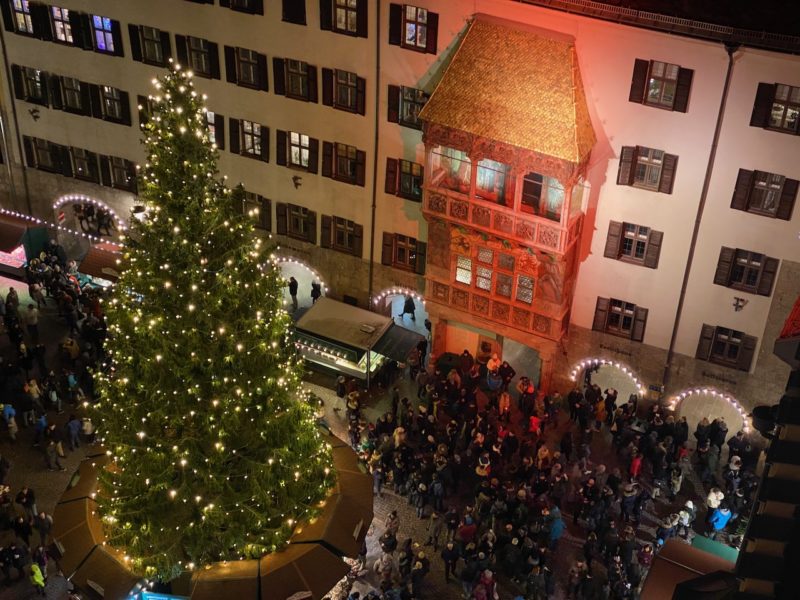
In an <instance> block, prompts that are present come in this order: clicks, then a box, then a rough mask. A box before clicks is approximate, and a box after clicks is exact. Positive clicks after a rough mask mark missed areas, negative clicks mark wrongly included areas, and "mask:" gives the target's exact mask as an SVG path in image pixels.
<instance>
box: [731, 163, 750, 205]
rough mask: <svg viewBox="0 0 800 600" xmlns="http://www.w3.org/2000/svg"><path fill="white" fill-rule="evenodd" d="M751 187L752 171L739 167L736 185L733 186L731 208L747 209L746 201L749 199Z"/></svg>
mask: <svg viewBox="0 0 800 600" xmlns="http://www.w3.org/2000/svg"><path fill="white" fill-rule="evenodd" d="M752 189H753V171H748V170H747V169H739V174H738V175H737V176H736V185H735V186H734V188H733V198H732V199H731V208H735V209H736V210H747V202H748V200H749V199H750V191H751V190H752Z"/></svg>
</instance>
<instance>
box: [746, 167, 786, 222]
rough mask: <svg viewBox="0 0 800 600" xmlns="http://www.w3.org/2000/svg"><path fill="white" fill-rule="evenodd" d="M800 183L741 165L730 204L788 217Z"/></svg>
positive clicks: (775, 215) (784, 218) (765, 213)
mask: <svg viewBox="0 0 800 600" xmlns="http://www.w3.org/2000/svg"><path fill="white" fill-rule="evenodd" d="M799 186H800V183H798V181H797V180H795V179H789V178H787V177H784V176H783V175H778V174H775V173H766V172H764V171H748V170H746V169H739V174H738V175H737V177H736V184H735V186H734V190H733V199H732V200H731V208H733V209H736V210H745V211H747V212H751V213H755V214H758V215H762V216H765V217H773V218H776V219H782V220H784V221H789V220H791V218H792V211H793V209H794V203H795V199H796V198H797V190H798V187H799Z"/></svg>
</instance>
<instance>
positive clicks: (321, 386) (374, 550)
mask: <svg viewBox="0 0 800 600" xmlns="http://www.w3.org/2000/svg"><path fill="white" fill-rule="evenodd" d="M310 380H311V381H313V382H314V383H309V384H308V387H309V389H310V390H311V391H312V392H313V393H314V394H316V395H317V396H319V397H320V398H321V399H322V400H323V402H324V404H325V418H326V420H327V422H328V424H329V425H330V427H331V430H332V431H333V432H334V433H335V434H336V435H338V436H339V437H341V438H343V439H345V440H346V439H347V429H346V418H345V411H344V403H343V401H342V400H341V399H339V398H337V396H336V394H335V393H334V391H333V390H332V389H331V387H332V385H333V379H332V378H330V379H328V378H327V377H326V376H323V375H320V374H311V376H310ZM397 385H398V387H399V388H400V392H401V397H402V396H407V397H409V398H411V399H416V384H412V383H411V382H409V381H408V380H399V381H398V382H397ZM482 401H483V402H485V401H486V399H485V397H483V400H482ZM390 404H391V402H390V396H389V394H388V393H386V391H385V390H372V392H371V393H370V394H369V395H368V396H367V399H366V401H365V402H364V403H363V404H362V407H363V408H362V414H363V415H364V418H365V419H366V420H368V421H369V422H374V421H375V420H376V419H377V418H378V417H379V416H380V415H382V414H383V413H385V412H387V411H388V410H389V409H390ZM640 408H641V409H642V410H646V408H647V407H640ZM512 421H513V419H512ZM571 427H572V424H571V423H570V422H569V421H568V420H567V418H566V416H565V415H560V420H559V425H558V427H557V428H550V429H549V430H548V432H547V433H546V440H547V441H548V443H549V444H550V446H551V447H554V446H555V447H557V445H558V441H559V439H560V437H561V436H562V435H563V433H564V432H566V431H567V430H569V429H570V428H571ZM591 460H592V462H593V463H594V464H605V465H606V466H607V467H608V469H609V470H611V469H613V468H614V467H615V466H618V460H617V456H616V455H615V453H614V452H613V449H612V446H611V435H610V433H608V432H607V430H604V431H603V432H602V433H598V434H595V435H594V437H593V440H592V445H591ZM623 472H624V471H623ZM568 473H569V470H568ZM576 475H577V474H576ZM571 478H572V480H573V481H575V479H576V476H572V475H571ZM701 494H702V495H703V496H704V495H705V492H704V491H703V487H702V484H701V483H700V481H699V479H698V477H697V475H696V474H695V472H694V470H692V469H687V476H686V477H685V478H684V485H683V490H682V493H681V494H680V495H679V496H678V498H677V499H676V501H675V502H673V503H671V502H669V501H668V500H667V498H666V497H664V496H661V497H658V498H657V499H656V500H655V501H654V502H653V504H652V505H651V506H650V508H649V510H645V512H644V513H643V516H642V521H641V522H640V524H639V527H638V529H637V537H638V538H639V539H640V540H649V541H652V540H654V539H655V530H656V527H657V524H658V520H659V516H660V517H663V516H665V515H667V514H669V513H671V512H675V511H676V508H677V507H680V506H682V505H683V503H684V502H685V500H686V499H687V498H695V497H698V496H700V495H701ZM448 500H449V501H450V502H449V503H452V504H457V505H459V506H464V505H465V504H467V503H468V501H470V500H471V498H470V495H469V493H465V494H464V495H463V496H462V497H460V498H455V499H452V498H448ZM446 504H448V502H446ZM392 510H397V511H398V515H399V516H400V530H399V533H398V536H397V537H398V540H399V541H400V543H401V544H402V542H403V540H405V538H407V537H411V539H412V540H413V541H414V542H415V543H420V544H423V543H424V542H425V541H426V540H427V538H428V534H427V530H426V527H427V520H420V519H418V518H417V516H416V512H415V509H414V508H413V507H411V506H410V505H409V504H408V502H407V500H406V498H404V497H402V496H399V495H396V494H394V493H393V492H392V491H391V490H387V489H386V488H384V494H383V497H382V498H375V501H374V511H375V519H374V521H373V524H372V527H371V528H370V530H369V534H368V536H367V549H368V555H367V559H368V560H367V565H368V566H369V567H371V566H372V565H373V564H374V562H375V560H376V559H377V557H378V556H379V554H380V548H379V545H378V541H377V540H378V538H379V537H380V535H381V534H382V533H383V531H384V529H385V527H384V523H385V522H386V519H387V517H388V515H389V513H390V512H391V511H392ZM562 514H563V515H564V521H565V523H566V524H567V530H566V532H565V534H564V537H562V538H561V541H560V542H559V549H558V553H557V554H556V556H555V563H554V564H553V565H552V569H553V572H554V573H555V575H556V581H557V584H558V585H557V591H556V594H555V595H554V596H553V598H554V599H555V600H562V599H565V598H566V597H567V596H566V594H565V593H564V587H565V583H566V575H567V572H568V571H569V568H570V566H571V565H572V564H573V562H574V561H575V559H576V558H577V557H578V556H579V555H582V548H583V543H584V541H585V534H586V532H585V531H584V529H583V528H582V527H581V526H580V525H573V523H572V507H571V504H570V503H567V504H566V506H565V507H564V510H563V513H562ZM613 516H614V515H610V517H613ZM616 516H618V515H616ZM424 551H425V553H426V555H428V556H429V557H430V558H431V572H430V573H429V574H428V576H427V577H426V579H425V583H424V587H425V597H426V598H435V599H437V600H439V599H441V600H450V599H454V600H455V599H457V598H462V591H461V586H460V583H459V582H458V581H457V580H454V581H451V583H450V584H446V583H445V581H444V567H443V563H442V560H441V558H440V557H439V553H438V552H433V551H432V548H430V547H426V548H424ZM595 564H596V565H598V567H599V568H598V569H596V570H599V571H600V575H601V576H604V572H603V571H604V568H603V567H602V561H599V560H598V561H595ZM376 585H377V578H376V577H375V575H374V572H373V571H372V570H371V569H370V570H369V572H368V573H366V574H364V575H363V576H362V577H360V578H359V579H357V580H356V582H355V584H354V586H353V589H354V590H358V591H360V592H362V596H363V594H364V593H365V592H367V591H369V590H370V589H372V588H373V587H374V586H376ZM520 593H522V590H520V589H519V588H518V586H516V585H515V584H514V583H512V582H511V581H509V580H507V579H505V578H503V577H500V586H499V594H500V598H501V600H511V599H512V598H515V597H516V595H518V594H520ZM334 600H336V597H335V596H334Z"/></svg>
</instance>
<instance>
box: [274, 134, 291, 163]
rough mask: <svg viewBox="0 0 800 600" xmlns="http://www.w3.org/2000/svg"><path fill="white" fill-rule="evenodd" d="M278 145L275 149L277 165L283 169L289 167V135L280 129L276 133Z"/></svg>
mask: <svg viewBox="0 0 800 600" xmlns="http://www.w3.org/2000/svg"><path fill="white" fill-rule="evenodd" d="M275 135H276V139H277V143H276V147H275V164H278V165H280V166H282V167H285V166H286V165H287V152H288V146H289V134H288V133H287V132H286V131H281V130H280V129H278V130H276V131H275Z"/></svg>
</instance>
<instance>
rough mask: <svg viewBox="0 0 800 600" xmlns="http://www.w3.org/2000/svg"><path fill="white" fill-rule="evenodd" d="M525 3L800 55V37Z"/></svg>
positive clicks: (572, 0)
mask: <svg viewBox="0 0 800 600" xmlns="http://www.w3.org/2000/svg"><path fill="white" fill-rule="evenodd" d="M513 1H514V2H519V3H522V4H531V5H535V6H543V7H546V8H554V9H557V10H563V11H566V12H570V13H575V14H579V15H584V16H588V17H595V18H598V19H604V20H606V21H614V22H615V23H624V24H626V25H634V26H637V27H646V28H648V29H655V30H658V31H666V32H669V33H678V34H682V35H687V36H691V37H698V38H702V39H707V40H715V41H718V42H735V43H739V44H743V45H745V46H752V47H754V48H764V49H766V50H776V51H778V52H789V53H792V54H800V37H798V36H793V35H785V34H781V33H769V32H766V31H754V30H751V29H739V28H737V27H728V26H727V25H716V24H714V23H705V22H702V21H695V20H693V19H682V18H679V17H671V16H669V15H662V14H659V13H653V12H647V11H643V10H635V9H632V8H623V7H621V6H614V5H611V4H603V3H602V2H592V1H591V0H513Z"/></svg>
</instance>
